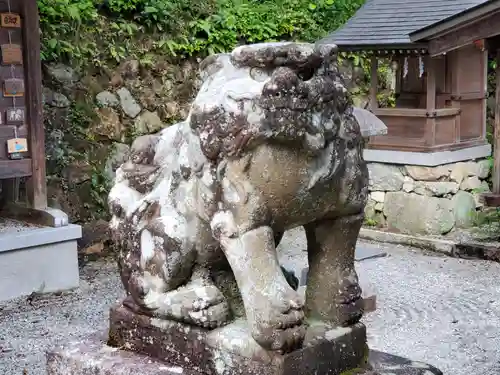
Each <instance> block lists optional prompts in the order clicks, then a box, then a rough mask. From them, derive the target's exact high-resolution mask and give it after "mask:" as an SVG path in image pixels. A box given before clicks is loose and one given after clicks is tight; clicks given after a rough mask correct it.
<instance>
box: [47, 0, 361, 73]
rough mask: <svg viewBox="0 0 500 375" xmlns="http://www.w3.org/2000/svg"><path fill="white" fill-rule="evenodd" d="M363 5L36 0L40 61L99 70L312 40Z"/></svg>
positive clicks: (343, 1) (306, 0)
mask: <svg viewBox="0 0 500 375" xmlns="http://www.w3.org/2000/svg"><path fill="white" fill-rule="evenodd" d="M363 2H364V0H274V1H271V0H190V1H185V0H38V4H39V9H40V18H41V29H42V38H43V39H42V47H43V50H42V59H43V60H44V61H52V60H61V59H62V60H65V61H67V62H72V63H74V64H103V63H105V62H107V61H115V62H116V61H117V60H118V61H119V60H121V59H123V58H125V57H127V56H136V57H140V55H141V54H142V55H143V54H146V53H150V52H153V50H159V51H160V52H163V53H166V54H167V55H169V56H172V57H175V56H181V57H184V56H192V55H196V56H204V55H207V54H210V53H214V52H222V51H227V50H230V49H231V48H233V47H234V46H236V45H238V44H241V43H255V42H263V41H276V40H300V41H314V40H317V39H318V38H320V37H322V36H324V35H326V34H327V33H328V32H331V31H333V30H335V29H336V28H337V27H339V26H340V25H341V24H343V23H344V22H345V21H346V20H347V19H349V17H351V16H352V14H353V13H354V12H355V11H356V10H357V9H358V7H359V6H360V5H361V4H362V3H363Z"/></svg>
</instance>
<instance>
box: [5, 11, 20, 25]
mask: <svg viewBox="0 0 500 375" xmlns="http://www.w3.org/2000/svg"><path fill="white" fill-rule="evenodd" d="M0 17H2V19H1V25H2V27H16V28H17V27H21V16H20V15H19V14H16V13H0Z"/></svg>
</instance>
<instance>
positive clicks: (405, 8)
mask: <svg viewBox="0 0 500 375" xmlns="http://www.w3.org/2000/svg"><path fill="white" fill-rule="evenodd" d="M485 2H487V1H486V0H367V1H366V3H365V5H364V6H363V7H361V8H360V9H359V10H358V11H357V12H356V14H355V15H354V16H353V17H352V18H351V19H350V20H349V21H347V23H346V24H345V25H344V26H342V27H340V28H339V29H338V30H336V31H334V32H333V33H331V34H330V35H328V36H327V37H326V38H324V39H323V40H321V41H320V42H329V43H335V44H337V45H338V46H339V47H340V48H341V49H342V47H344V48H346V49H363V48H366V47H370V48H384V47H387V48H391V47H401V48H404V47H411V46H412V42H411V41H410V37H409V34H410V33H412V32H414V31H416V30H419V29H422V28H424V27H427V26H430V25H432V24H434V23H436V22H439V21H441V20H443V19H445V18H448V17H451V16H453V15H455V14H458V13H461V12H463V11H465V10H467V9H470V8H472V7H475V6H477V5H479V4H482V3H485Z"/></svg>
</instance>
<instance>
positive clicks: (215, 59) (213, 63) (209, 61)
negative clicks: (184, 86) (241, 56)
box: [199, 53, 229, 80]
mask: <svg viewBox="0 0 500 375" xmlns="http://www.w3.org/2000/svg"><path fill="white" fill-rule="evenodd" d="M224 59H229V54H227V53H218V54H215V55H210V56H208V57H206V58H205V59H204V60H203V61H202V62H201V64H200V68H199V69H200V76H201V78H202V79H203V80H205V79H207V78H208V77H210V76H213V75H214V74H215V73H217V72H218V71H219V70H221V69H222V68H223V67H224Z"/></svg>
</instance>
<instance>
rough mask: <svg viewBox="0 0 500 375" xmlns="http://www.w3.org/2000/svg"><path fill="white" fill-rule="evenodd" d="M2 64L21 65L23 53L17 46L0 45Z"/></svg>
mask: <svg viewBox="0 0 500 375" xmlns="http://www.w3.org/2000/svg"><path fill="white" fill-rule="evenodd" d="M1 49H2V64H3V65H22V64H23V53H22V50H21V46H20V45H19V44H2V46H1Z"/></svg>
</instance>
